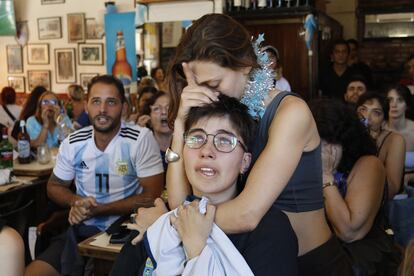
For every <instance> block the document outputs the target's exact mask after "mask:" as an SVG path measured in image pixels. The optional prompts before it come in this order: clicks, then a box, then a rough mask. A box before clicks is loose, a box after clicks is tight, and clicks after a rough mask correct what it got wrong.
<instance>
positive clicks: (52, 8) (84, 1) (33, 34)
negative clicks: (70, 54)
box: [0, 0, 134, 93]
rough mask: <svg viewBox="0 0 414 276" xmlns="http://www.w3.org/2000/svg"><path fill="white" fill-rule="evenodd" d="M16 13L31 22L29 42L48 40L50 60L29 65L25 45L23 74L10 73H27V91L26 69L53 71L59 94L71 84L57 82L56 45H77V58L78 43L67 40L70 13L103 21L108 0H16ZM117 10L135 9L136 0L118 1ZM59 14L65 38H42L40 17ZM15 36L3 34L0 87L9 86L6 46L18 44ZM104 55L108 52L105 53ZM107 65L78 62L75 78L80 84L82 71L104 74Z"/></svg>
mask: <svg viewBox="0 0 414 276" xmlns="http://www.w3.org/2000/svg"><path fill="white" fill-rule="evenodd" d="M14 2H15V5H14V6H15V13H16V20H17V21H28V26H29V41H28V43H48V44H49V60H50V63H49V64H48V65H28V64H27V49H26V48H27V47H24V48H23V62H24V65H23V69H24V73H23V74H10V76H24V77H25V82H26V91H27V87H28V86H27V70H38V69H40V70H42V69H43V70H50V71H51V82H52V91H54V92H56V93H65V91H66V88H67V86H68V85H69V84H56V76H55V58H54V50H55V49H56V48H75V52H76V58H77V55H78V45H77V43H68V33H67V17H66V15H67V14H68V13H84V14H85V18H96V20H98V21H100V22H103V15H104V12H105V5H104V2H106V0H65V3H63V4H54V5H41V0H14ZM116 4H117V7H118V11H121V12H122V11H134V2H133V0H116ZM55 16H60V17H61V22H62V38H59V39H51V40H39V39H38V32H37V19H38V18H43V17H55ZM86 42H90V43H104V42H105V39H104V38H103V39H102V40H87V41H86ZM16 44H17V43H16V40H15V39H14V37H5V36H0V87H3V86H6V85H7V77H8V76H9V74H8V73H7V57H6V45H16ZM104 56H105V55H104ZM105 71H106V70H105V64H104V65H100V66H86V65H78V62H76V76H77V77H76V78H77V82H78V83H79V74H80V73H95V72H96V73H100V74H102V73H105Z"/></svg>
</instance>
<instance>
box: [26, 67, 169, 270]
mask: <svg viewBox="0 0 414 276" xmlns="http://www.w3.org/2000/svg"><path fill="white" fill-rule="evenodd" d="M124 104H125V95H124V88H123V86H122V83H121V82H120V81H119V80H118V79H116V78H114V77H112V76H109V75H101V76H97V77H95V78H93V79H92V80H91V83H90V84H89V87H88V97H87V111H88V115H89V119H90V122H91V123H92V125H91V126H89V127H85V128H82V129H80V130H78V131H77V132H75V133H72V134H71V135H69V137H68V138H66V139H65V140H64V141H63V143H62V144H61V146H60V148H59V154H58V156H57V160H56V165H55V168H54V169H53V174H52V175H51V177H50V179H49V182H48V184H47V192H48V196H49V197H50V199H51V200H53V201H55V202H56V203H58V204H59V205H61V206H64V207H70V212H69V223H70V224H71V225H72V226H71V227H69V230H68V232H67V233H65V234H62V235H61V236H62V237H61V239H60V241H59V243H60V245H61V246H60V247H59V246H57V245H56V244H54V245H53V246H50V247H49V248H48V249H47V250H46V251H45V252H43V253H42V254H41V255H40V256H39V258H37V260H36V261H34V262H32V264H31V265H30V266H29V267H28V268H27V271H26V273H27V274H26V275H60V274H63V275H78V273H80V274H79V275H81V274H82V271H80V270H82V269H83V264H82V258H80V257H78V256H77V255H78V253H77V250H76V248H77V242H79V241H80V240H81V239H85V238H87V237H88V236H91V235H93V234H95V233H98V232H100V231H103V230H105V229H106V228H108V226H110V225H111V224H112V223H113V222H114V221H115V220H116V219H117V218H118V217H119V216H120V215H123V214H128V213H131V212H132V211H134V210H136V208H137V207H141V206H149V205H150V204H152V202H153V201H154V199H155V198H157V197H159V196H160V194H161V191H162V189H163V187H164V176H163V166H162V162H161V157H160V153H159V152H160V149H159V146H158V144H157V142H156V140H155V139H154V137H153V135H152V132H151V131H150V130H149V129H147V128H141V127H139V126H132V127H131V126H128V127H126V126H125V125H124V124H123V123H122V122H121V116H122V109H123V105H124ZM72 181H74V183H75V186H76V193H73V192H72V191H71V190H70V189H69V186H70V184H71V183H72ZM46 272H47V273H46Z"/></svg>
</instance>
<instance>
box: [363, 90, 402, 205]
mask: <svg viewBox="0 0 414 276" xmlns="http://www.w3.org/2000/svg"><path fill="white" fill-rule="evenodd" d="M356 111H357V113H358V115H359V117H360V118H361V119H363V120H364V122H365V123H366V126H367V127H368V130H369V134H370V135H371V137H372V138H373V139H374V140H375V142H376V144H377V149H378V153H377V156H378V158H379V159H380V160H381V161H382V163H383V164H384V167H385V172H386V175H387V186H386V188H387V194H386V198H387V199H392V198H393V197H394V195H395V194H397V193H398V192H399V191H400V189H401V184H402V180H403V176H404V157H405V141H404V138H403V137H402V136H401V135H399V134H398V133H396V132H393V131H390V130H386V129H385V128H384V124H385V122H386V121H387V120H388V111H389V104H388V101H386V99H385V98H384V97H383V96H381V95H380V94H376V93H372V92H368V93H365V94H363V95H361V96H360V98H359V100H358V102H357V104H356Z"/></svg>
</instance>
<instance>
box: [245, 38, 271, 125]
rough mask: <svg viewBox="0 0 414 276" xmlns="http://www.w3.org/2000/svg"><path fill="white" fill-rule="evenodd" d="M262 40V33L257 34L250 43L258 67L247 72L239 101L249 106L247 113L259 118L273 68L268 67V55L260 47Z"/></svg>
mask: <svg viewBox="0 0 414 276" xmlns="http://www.w3.org/2000/svg"><path fill="white" fill-rule="evenodd" d="M263 41H264V34H259V36H258V37H257V39H256V41H254V42H253V43H252V46H253V49H254V52H255V53H256V56H257V63H258V64H259V68H254V69H252V71H251V72H250V74H249V80H248V81H247V84H246V88H245V91H244V95H243V97H242V98H241V100H240V101H241V102H242V103H243V104H245V105H247V107H248V108H249V113H250V115H251V116H253V117H254V118H261V117H262V116H263V114H264V112H265V103H264V101H265V99H266V97H267V95H268V94H269V92H270V90H272V88H273V70H272V69H271V68H270V62H269V57H268V55H267V54H266V52H265V51H263V50H262V49H261V48H260V45H261V43H262V42H263Z"/></svg>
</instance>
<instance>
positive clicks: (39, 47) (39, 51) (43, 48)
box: [27, 43, 49, 64]
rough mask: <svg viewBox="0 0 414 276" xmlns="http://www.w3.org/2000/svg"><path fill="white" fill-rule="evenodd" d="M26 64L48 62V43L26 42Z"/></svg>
mask: <svg viewBox="0 0 414 276" xmlns="http://www.w3.org/2000/svg"><path fill="white" fill-rule="evenodd" d="M27 64H49V44H47V43H44V44H40V43H39V44H27Z"/></svg>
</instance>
